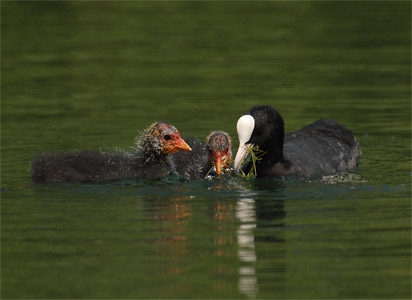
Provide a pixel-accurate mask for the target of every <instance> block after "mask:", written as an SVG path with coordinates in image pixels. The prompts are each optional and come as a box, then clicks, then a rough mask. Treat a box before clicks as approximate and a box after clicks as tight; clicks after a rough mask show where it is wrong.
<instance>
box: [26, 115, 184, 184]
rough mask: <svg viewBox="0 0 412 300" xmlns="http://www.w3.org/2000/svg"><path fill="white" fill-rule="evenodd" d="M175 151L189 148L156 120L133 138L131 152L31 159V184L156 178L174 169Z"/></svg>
mask: <svg viewBox="0 0 412 300" xmlns="http://www.w3.org/2000/svg"><path fill="white" fill-rule="evenodd" d="M178 150H185V151H191V148H190V146H189V145H188V144H187V143H186V142H185V141H184V140H183V139H182V137H181V136H180V133H179V131H178V130H177V129H176V128H175V127H174V126H173V125H171V124H169V123H167V122H157V123H153V124H152V125H151V126H150V127H149V128H148V129H146V130H145V131H144V132H143V133H142V134H141V135H140V136H139V137H137V138H136V146H135V148H134V150H133V151H131V152H124V151H117V152H111V153H110V152H109V153H106V152H102V151H98V150H83V151H74V152H66V153H47V154H40V155H38V156H37V157H35V158H34V160H33V162H32V166H31V175H32V180H33V182H35V183H40V182H103V181H110V180H116V179H121V178H150V179H157V178H162V177H165V176H167V175H169V174H170V173H171V172H173V171H174V165H173V163H172V161H171V159H170V154H171V153H175V152H177V151H178Z"/></svg>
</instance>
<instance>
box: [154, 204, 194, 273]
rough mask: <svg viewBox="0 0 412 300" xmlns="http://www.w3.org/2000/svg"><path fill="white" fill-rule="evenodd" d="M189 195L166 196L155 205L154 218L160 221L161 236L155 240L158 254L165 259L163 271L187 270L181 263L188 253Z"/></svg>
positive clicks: (180, 271) (183, 271) (178, 271)
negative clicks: (159, 245) (155, 212)
mask: <svg viewBox="0 0 412 300" xmlns="http://www.w3.org/2000/svg"><path fill="white" fill-rule="evenodd" d="M191 198H192V197H191V196H186V197H174V198H167V199H166V201H162V202H161V203H159V205H158V206H157V207H156V210H157V214H156V219H158V220H159V221H160V223H159V224H160V228H158V230H159V232H161V237H160V238H159V239H158V240H157V243H158V244H161V245H162V246H165V247H159V248H158V251H159V252H160V253H159V254H160V255H161V256H162V257H164V259H166V260H167V263H166V264H165V266H167V267H165V268H164V269H162V271H163V272H167V273H171V274H182V273H185V272H186V271H188V267H184V264H182V263H181V260H183V257H186V256H188V255H189V253H188V250H187V231H188V227H189V226H188V224H189V223H190V217H191V216H192V207H191V205H190V204H189V202H188V200H190V199H191Z"/></svg>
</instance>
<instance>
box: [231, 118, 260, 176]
mask: <svg viewBox="0 0 412 300" xmlns="http://www.w3.org/2000/svg"><path fill="white" fill-rule="evenodd" d="M236 129H237V136H238V138H239V149H238V150H237V153H236V157H235V161H234V163H233V168H234V169H235V171H237V170H239V168H240V164H241V163H242V161H243V160H244V158H245V156H246V155H247V154H248V152H249V149H250V148H251V147H253V145H251V144H247V145H246V143H247V142H249V140H250V138H251V136H252V133H253V130H254V129H255V119H254V118H253V117H252V116H251V115H244V116H241V117H240V118H239V120H238V121H237V125H236Z"/></svg>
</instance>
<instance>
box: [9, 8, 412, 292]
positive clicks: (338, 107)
mask: <svg viewBox="0 0 412 300" xmlns="http://www.w3.org/2000/svg"><path fill="white" fill-rule="evenodd" d="M410 11H411V5H410V3H409V2H408V1H397V2H392V1H387V2H386V1H379V2H374V1H364V2H333V3H327V2H322V1H313V2H311V1H305V2H303V1H302V2H299V1H296V2H284V1H280V2H259V3H255V2H248V1H245V2H215V1H211V2H208V1H200V2H186V1H182V2H180V1H175V2H162V1H160V2H148V1H147V2H146V1H141V2H133V1H130V2H129V1H124V2H111V1H105V2H92V1H91V2H81V1H65V2H53V3H52V2H8V1H3V2H2V50H1V51H2V53H1V55H2V90H1V94H2V95H1V96H2V97H1V98H2V103H1V122H2V132H1V137H2V143H1V150H2V152H1V156H2V159H1V175H2V176H1V177H2V183H1V187H2V194H1V196H2V199H1V200H2V201H1V205H2V208H1V275H2V281H1V297H2V298H5V299H6V298H32V299H33V298H43V299H45V298H54V299H57V298H95V299H98V298H117V299H125V298H146V299H147V298H180V299H181V298H271V299H273V298H281V299H282V298H283V299H284V298H294V299H296V298H318V299H319V298H343V299H348V298H357V299H359V298H394V299H399V298H401V299H402V298H404V299H409V298H410V297H411V275H410V274H411V226H410V225H411V214H410V211H411V202H410V196H411V190H410V189H411V183H410V182H411V159H410V158H411V156H410V153H411V139H410V128H411V115H410V113H411V103H410V96H411V88H410V65H411V61H410V57H411V56H410V44H411V43H410V36H411V30H410V28H411V27H410V25H411V24H410V20H411V15H410ZM257 104H269V105H272V106H274V107H276V108H277V109H278V110H279V111H280V113H281V114H282V115H283V117H284V119H285V126H286V130H287V131H293V130H296V129H299V128H300V127H302V126H304V125H306V124H308V123H310V122H313V121H315V120H317V119H320V118H331V119H334V120H336V121H338V122H340V123H342V124H344V125H346V126H347V127H348V128H350V129H351V130H353V132H354V133H355V135H356V137H357V139H358V141H359V142H360V144H361V146H362V152H363V154H362V156H361V158H360V160H359V167H358V168H357V169H356V170H353V171H350V172H348V173H345V174H339V175H336V176H331V177H327V178H316V179H281V178H270V179H261V180H244V179H242V178H238V177H234V178H226V177H224V178H215V179H214V180H206V179H205V180H200V181H193V182H183V181H179V180H178V179H177V178H173V177H171V178H165V179H162V180H157V181H147V180H142V181H135V180H122V181H119V182H110V183H101V184H78V183H71V184H44V185H32V184H31V181H30V172H29V168H30V160H31V158H32V157H33V156H34V155H35V154H36V153H38V152H41V151H66V150H77V149H86V148H87V149H90V148H95V149H104V150H114V149H116V148H121V149H129V147H132V146H133V143H134V137H135V136H136V135H137V134H138V132H139V131H141V130H143V129H144V128H145V127H147V126H148V125H150V124H151V123H152V122H154V121H157V120H166V121H169V122H171V123H173V124H174V125H176V126H177V127H178V128H179V130H180V131H181V132H182V134H184V135H195V136H197V137H199V138H201V139H203V138H204V137H206V136H207V135H208V133H209V132H210V131H212V130H216V129H220V130H225V131H227V132H229V133H230V134H231V135H232V137H233V143H234V146H235V147H236V146H237V140H236V135H235V124H236V121H237V119H238V118H239V116H240V115H241V114H242V113H243V112H245V111H247V110H248V109H249V108H250V107H252V106H253V105H257Z"/></svg>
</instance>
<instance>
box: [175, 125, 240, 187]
mask: <svg viewBox="0 0 412 300" xmlns="http://www.w3.org/2000/svg"><path fill="white" fill-rule="evenodd" d="M184 139H185V141H187V142H188V143H189V144H190V146H191V147H192V151H191V152H179V153H176V154H175V155H173V158H172V160H173V162H174V164H175V168H176V172H177V173H178V175H179V176H180V177H182V178H184V179H189V180H190V179H200V178H204V177H205V176H206V175H207V174H208V173H209V174H211V173H213V174H217V175H220V174H221V173H222V171H223V172H228V171H229V172H230V169H229V168H230V164H231V161H232V144H231V140H230V136H229V135H228V134H227V133H226V132H223V131H213V132H212V133H210V135H209V136H208V137H207V141H206V144H204V143H203V142H201V141H199V140H198V139H196V138H194V137H184ZM209 171H211V172H209Z"/></svg>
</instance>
